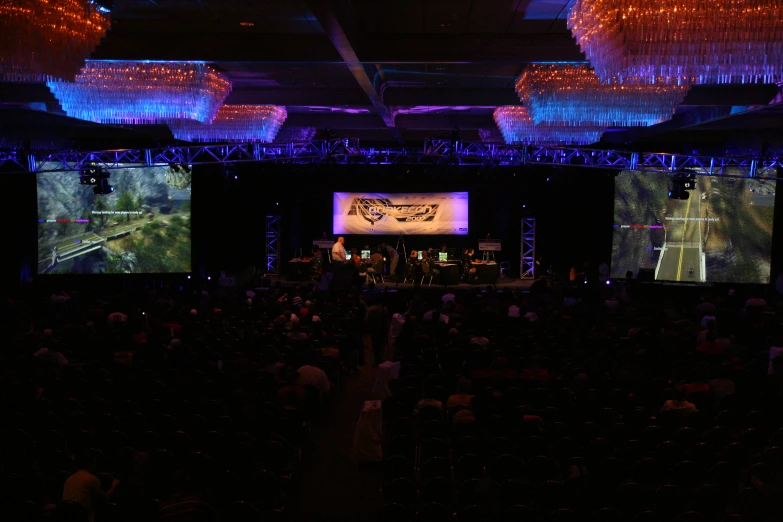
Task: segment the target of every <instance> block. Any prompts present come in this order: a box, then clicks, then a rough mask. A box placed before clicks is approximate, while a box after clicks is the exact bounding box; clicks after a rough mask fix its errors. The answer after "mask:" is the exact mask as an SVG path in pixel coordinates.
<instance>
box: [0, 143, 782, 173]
mask: <svg viewBox="0 0 783 522" xmlns="http://www.w3.org/2000/svg"><path fill="white" fill-rule="evenodd" d="M249 162H270V163H283V164H311V163H316V164H348V163H351V164H365V165H394V164H399V165H411V164H424V165H432V164H439V165H449V166H483V167H494V166H521V165H549V166H554V167H558V166H579V167H586V168H599V169H615V170H642V171H646V172H660V173H667V172H676V171H679V170H689V171H691V172H693V173H694V174H696V175H702V176H731V177H742V178H756V177H759V178H767V179H777V174H778V168H779V167H783V157H781V158H764V159H762V158H750V157H713V156H696V155H686V154H683V155H680V154H668V153H653V152H632V151H621V150H599V149H584V148H575V147H544V146H534V145H498V144H489V143H467V142H462V141H451V140H436V139H433V140H427V141H425V142H424V143H423V146H421V147H410V148H405V147H398V148H375V147H363V146H361V145H360V143H359V141H358V140H354V139H345V138H343V139H333V140H322V141H307V142H298V143H285V144H259V143H254V144H223V145H197V146H169V147H165V148H161V149H146V150H112V151H97V152H81V151H61V152H52V153H43V152H24V151H18V150H6V151H3V150H0V167H3V166H4V165H5V168H4V171H5V172H40V173H43V172H68V171H80V170H83V169H86V168H97V167H101V168H104V169H108V170H111V169H127V168H143V167H149V166H152V165H170V164H180V165H207V164H221V163H222V164H231V163H249ZM9 165H10V167H9Z"/></svg>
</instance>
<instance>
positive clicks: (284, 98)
mask: <svg viewBox="0 0 783 522" xmlns="http://www.w3.org/2000/svg"><path fill="white" fill-rule="evenodd" d="M226 104H228V105H265V104H272V105H283V106H291V105H299V106H324V107H345V106H352V107H366V106H368V105H369V102H368V101H367V95H366V94H365V93H364V92H363V91H362V90H361V89H359V88H356V89H307V88H295V89H292V88H287V89H286V88H281V87H272V88H264V89H252V88H241V87H240V88H236V87H235V88H234V89H233V90H232V91H231V94H229V95H228V98H226Z"/></svg>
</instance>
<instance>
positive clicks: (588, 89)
mask: <svg viewBox="0 0 783 522" xmlns="http://www.w3.org/2000/svg"><path fill="white" fill-rule="evenodd" d="M688 88H689V87H688V86H687V85H677V84H666V83H665V82H663V81H661V82H658V83H653V84H647V83H638V84H617V83H609V84H606V83H601V81H600V80H599V79H598V77H597V76H596V75H595V73H594V72H593V70H592V69H590V68H589V67H588V66H586V65H532V66H529V67H528V68H527V69H526V70H525V72H524V73H522V76H520V77H519V79H518V80H517V83H516V90H517V93H518V94H519V97H520V99H521V100H522V103H523V104H524V105H525V106H526V107H527V109H528V112H529V114H530V117H531V118H532V119H533V121H534V122H535V123H536V124H546V125H552V126H563V125H565V126H576V127H585V126H587V127H603V128H606V127H646V126H649V125H655V124H656V123H661V122H664V121H667V120H669V119H671V117H672V115H673V114H674V111H675V109H676V108H677V106H678V105H679V104H680V103H681V102H682V100H683V99H684V98H685V95H686V94H687V92H688Z"/></svg>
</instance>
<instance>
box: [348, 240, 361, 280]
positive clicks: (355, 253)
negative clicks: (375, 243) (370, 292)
mask: <svg viewBox="0 0 783 522" xmlns="http://www.w3.org/2000/svg"><path fill="white" fill-rule="evenodd" d="M349 264H350V267H351V284H352V285H353V286H356V287H360V286H361V285H362V278H361V275H360V274H361V273H363V272H364V269H363V267H362V256H361V255H360V254H359V250H358V249H356V248H352V249H351V260H350V261H349Z"/></svg>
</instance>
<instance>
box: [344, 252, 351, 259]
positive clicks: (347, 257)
mask: <svg viewBox="0 0 783 522" xmlns="http://www.w3.org/2000/svg"><path fill="white" fill-rule="evenodd" d="M345 260H346V261H350V260H351V253H350V252H347V253H346V254H345Z"/></svg>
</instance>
